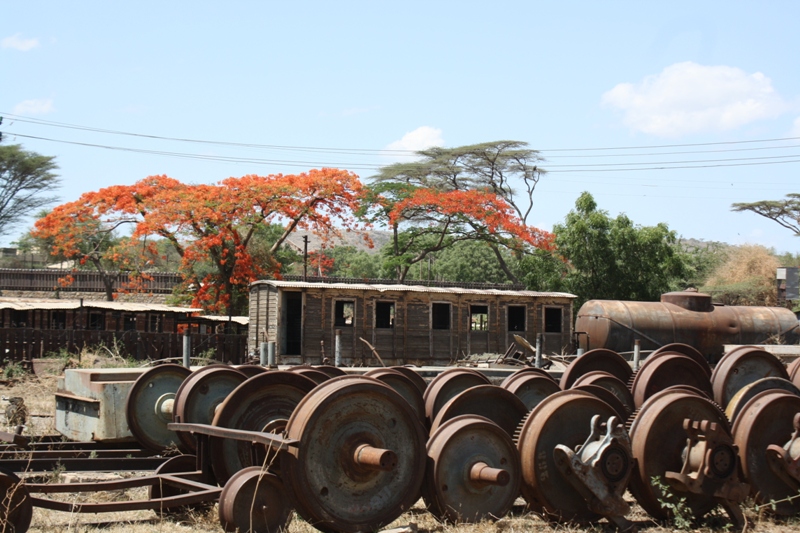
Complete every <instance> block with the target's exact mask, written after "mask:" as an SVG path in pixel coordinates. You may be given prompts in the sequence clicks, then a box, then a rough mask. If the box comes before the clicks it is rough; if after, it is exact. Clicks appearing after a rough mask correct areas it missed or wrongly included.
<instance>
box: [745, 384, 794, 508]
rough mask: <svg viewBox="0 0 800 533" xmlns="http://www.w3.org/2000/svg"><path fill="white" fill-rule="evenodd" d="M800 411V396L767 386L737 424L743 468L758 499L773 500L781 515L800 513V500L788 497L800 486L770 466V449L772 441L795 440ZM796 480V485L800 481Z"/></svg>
mask: <svg viewBox="0 0 800 533" xmlns="http://www.w3.org/2000/svg"><path fill="white" fill-rule="evenodd" d="M797 413H800V397H798V396H796V395H794V394H791V393H788V392H785V391H780V390H767V391H763V392H761V393H759V394H757V395H756V396H755V397H753V398H752V399H751V400H750V401H749V402H747V404H746V405H745V406H744V408H743V409H742V410H741V412H740V413H739V416H738V417H737V419H736V422H735V423H734V424H733V438H734V442H735V443H736V445H737V446H738V447H739V458H740V459H741V465H742V471H743V472H744V475H745V477H746V478H747V480H748V481H749V482H750V486H751V492H752V494H753V495H754V496H755V498H756V502H757V503H759V504H770V503H771V502H772V505H771V507H772V510H773V512H775V513H777V514H779V515H794V514H797V513H798V512H800V501H797V500H794V502H792V501H787V500H788V497H789V496H796V495H797V489H796V488H795V487H793V486H790V485H788V484H787V483H786V482H784V481H782V480H781V478H780V477H779V476H778V475H777V474H776V473H775V472H774V471H773V470H772V469H771V468H770V465H769V462H768V459H767V453H766V452H767V447H768V446H770V445H777V446H780V447H783V446H784V445H785V444H786V443H787V442H789V441H790V440H792V431H793V429H794V427H793V419H794V417H795V415H797ZM795 453H796V452H795ZM794 483H795V486H796V485H797V484H800V481H795V482H794Z"/></svg>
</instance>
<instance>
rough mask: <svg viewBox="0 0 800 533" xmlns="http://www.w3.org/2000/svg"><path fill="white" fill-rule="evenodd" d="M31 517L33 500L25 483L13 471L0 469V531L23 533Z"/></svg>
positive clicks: (29, 523)
mask: <svg viewBox="0 0 800 533" xmlns="http://www.w3.org/2000/svg"><path fill="white" fill-rule="evenodd" d="M32 517H33V502H32V501H31V496H30V494H29V493H28V489H27V488H25V484H24V483H23V482H22V481H20V479H19V478H18V477H17V476H16V475H15V474H14V473H12V472H7V471H5V470H0V528H1V529H0V531H2V532H3V533H5V532H6V531H8V533H25V532H26V531H28V528H29V527H30V525H31V518H32ZM9 526H10V527H9Z"/></svg>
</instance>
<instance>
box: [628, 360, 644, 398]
mask: <svg viewBox="0 0 800 533" xmlns="http://www.w3.org/2000/svg"><path fill="white" fill-rule="evenodd" d="M641 370H642V367H639V370H634V371H633V374H631V377H629V378H628V390H629V391H631V394H633V382H634V381H636V375H637V374H639V372H640V371H641Z"/></svg>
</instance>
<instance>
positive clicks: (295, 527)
mask: <svg viewBox="0 0 800 533" xmlns="http://www.w3.org/2000/svg"><path fill="white" fill-rule="evenodd" d="M55 389H56V377H55V376H44V377H36V376H29V377H26V378H23V379H21V380H19V381H17V382H16V383H14V384H12V385H11V386H3V385H0V392H2V394H3V395H6V396H22V397H23V398H25V402H26V404H27V405H28V406H29V411H30V413H32V414H33V415H34V417H33V424H32V426H31V428H30V429H29V430H28V431H27V432H26V434H32V433H34V432H35V433H36V434H40V435H41V434H53V433H54V429H53V418H52V417H53V415H54V414H55V412H54V411H55V402H54V398H53V393H54V392H55ZM0 411H2V410H0ZM31 430H32V431H31ZM90 475H91V474H86V475H85V476H84V475H82V479H81V481H86V480H87V476H90ZM53 477H54V478H58V477H59V475H58V473H56V475H54V476H53ZM61 479H63V474H62V475H61ZM48 497H49V498H55V497H58V498H60V499H62V500H63V501H71V502H76V503H77V502H89V501H91V502H101V501H119V500H133V499H142V498H145V497H146V489H145V488H137V489H131V490H126V491H114V492H111V493H88V494H80V495H76V494H63V495H53V496H48ZM627 499H628V500H629V501H630V503H631V504H633V503H634V502H633V500H632V498H631V497H630V495H627ZM517 503H518V505H517V506H515V508H514V512H513V513H512V514H510V515H509V516H507V517H505V518H503V519H501V520H499V521H496V522H490V521H487V522H482V523H480V524H460V525H451V524H441V523H439V522H438V521H437V520H436V519H435V518H434V517H433V516H432V515H431V514H430V513H428V512H427V511H426V510H425V507H424V503H423V502H422V501H420V502H418V503H417V504H416V505H415V506H414V508H412V509H411V510H410V511H409V512H407V513H405V514H403V515H402V516H401V517H400V518H398V519H397V520H396V521H395V522H393V523H392V524H390V525H389V526H387V529H389V528H396V527H404V526H409V525H412V524H413V525H414V528H415V529H417V530H418V531H419V532H420V533H434V532H436V533H523V532H536V533H571V532H582V533H610V532H612V531H614V528H612V527H611V526H610V525H609V524H607V523H605V522H600V523H598V524H594V525H589V526H576V525H570V524H552V523H549V522H547V521H545V520H543V519H542V518H540V517H538V516H536V515H534V514H531V513H526V512H525V509H524V506H523V504H524V501H522V500H518V501H517ZM746 515H747V518H748V526H747V532H748V533H751V532H765V533H790V532H792V533H794V532H796V531H798V529H800V520H797V519H791V520H776V519H774V518H771V517H769V516H765V515H763V514H762V515H761V516H759V515H758V513H756V512H755V511H754V510H753V506H752V505H750V506H748V509H747V510H746ZM723 518H724V517H723ZM629 519H631V520H632V521H634V522H635V523H636V524H637V526H638V529H639V530H640V531H642V530H646V531H647V532H648V533H666V532H673V531H676V530H675V529H674V528H673V527H671V526H670V524H657V523H655V522H653V521H652V520H651V519H650V518H649V517H648V516H647V515H646V514H645V513H644V511H643V510H642V509H641V508H640V507H638V506H636V505H634V506H633V512H632V513H631V515H630V516H629ZM725 523H726V521H725V520H724V519H722V520H718V521H717V523H716V524H715V523H714V521H710V522H709V524H708V525H705V526H703V527H700V528H698V529H696V530H695V531H703V532H712V531H720V530H727V528H726V527H725ZM0 530H2V527H0ZM29 531H31V532H34V533H39V532H42V533H44V532H48V533H49V532H53V531H59V532H69V533H123V532H125V533H145V532H147V533H188V532H206V531H208V532H212V531H213V532H219V531H221V527H220V525H219V518H218V515H217V510H216V507H214V508H212V509H211V510H210V511H207V512H204V513H197V514H194V513H188V514H186V515H184V516H182V517H180V518H177V519H176V518H174V517H164V516H159V514H158V513H157V512H154V511H131V512H121V513H103V514H79V513H64V512H58V511H49V510H46V509H41V508H36V509H34V512H33V521H32V524H31V528H30V530H29ZM316 531H317V530H316V529H315V528H314V527H312V526H311V525H310V524H308V523H307V522H305V521H303V520H302V519H301V518H299V517H298V516H295V517H294V519H293V520H292V522H291V524H290V526H289V533H312V532H316Z"/></svg>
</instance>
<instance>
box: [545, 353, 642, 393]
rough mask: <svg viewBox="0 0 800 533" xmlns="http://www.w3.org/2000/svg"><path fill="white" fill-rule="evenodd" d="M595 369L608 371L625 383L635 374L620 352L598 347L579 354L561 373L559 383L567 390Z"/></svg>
mask: <svg viewBox="0 0 800 533" xmlns="http://www.w3.org/2000/svg"><path fill="white" fill-rule="evenodd" d="M594 370H602V371H603V372H608V373H609V374H611V375H612V376H615V377H617V378H618V379H619V380H620V381H622V382H623V383H627V382H628V380H629V379H630V377H631V374H633V369H631V365H630V364H628V361H627V360H625V358H624V357H622V356H621V355H620V354H618V353H617V352H614V351H612V350H606V349H605V348H597V349H595V350H589V351H588V352H585V353H584V354H583V355H579V356H578V357H577V358H576V359H575V360H574V361H572V363H570V365H569V366H568V367H567V369H566V370H564V373H563V374H562V375H561V381H560V383H559V384H560V385H561V388H562V389H563V390H567V389H569V388H570V387H571V386H572V384H573V383H575V381H576V380H577V379H578V378H579V377H581V376H582V375H584V374H588V373H589V372H592V371H594Z"/></svg>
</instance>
